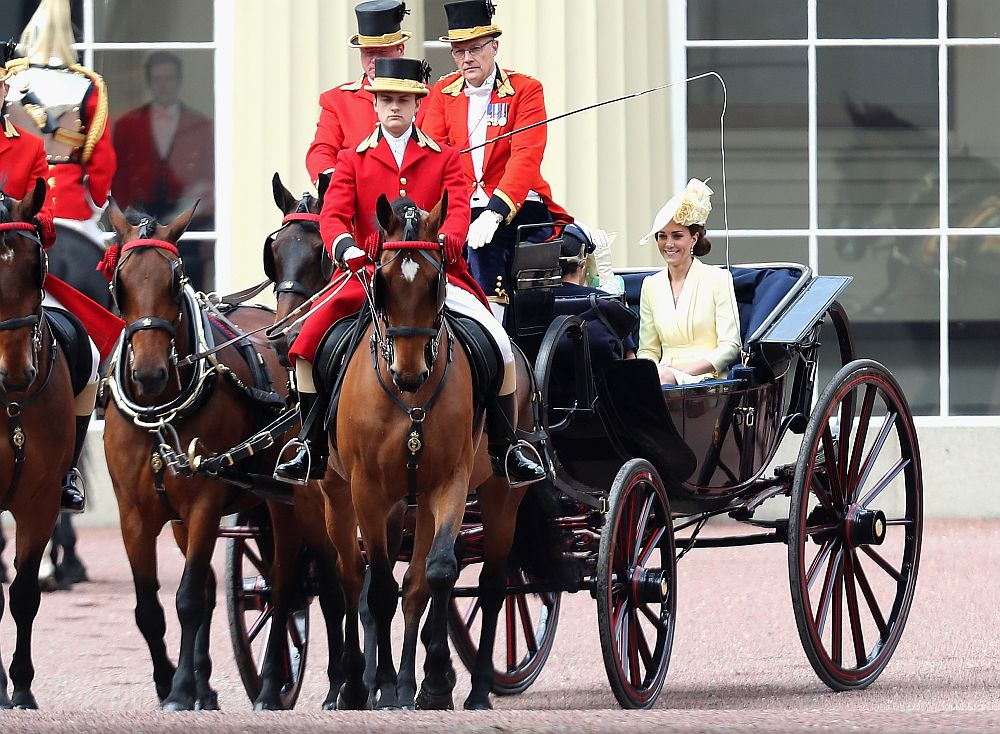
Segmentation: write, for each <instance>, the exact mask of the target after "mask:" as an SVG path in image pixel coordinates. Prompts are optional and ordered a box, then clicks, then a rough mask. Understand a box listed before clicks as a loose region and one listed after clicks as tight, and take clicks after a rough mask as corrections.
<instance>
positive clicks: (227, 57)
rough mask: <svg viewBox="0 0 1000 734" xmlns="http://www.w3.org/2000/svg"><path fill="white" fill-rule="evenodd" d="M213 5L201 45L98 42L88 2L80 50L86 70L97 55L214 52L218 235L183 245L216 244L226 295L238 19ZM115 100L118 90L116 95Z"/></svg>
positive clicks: (226, 7)
mask: <svg viewBox="0 0 1000 734" xmlns="http://www.w3.org/2000/svg"><path fill="white" fill-rule="evenodd" d="M205 1H206V2H214V3H215V5H214V9H213V40H211V41H202V42H144V41H137V42H113V43H112V42H101V43H99V42H97V41H96V40H95V38H96V36H95V26H94V17H95V14H94V0H83V41H82V42H81V43H77V44H75V48H76V49H77V51H79V52H80V53H81V54H82V57H83V59H82V60H83V65H84V66H86V67H88V68H90V69H93V68H94V53H95V52H97V51H130V50H131V51H161V50H162V51H190V50H198V51H211V52H212V65H213V73H214V87H215V102H214V118H213V119H214V124H215V130H216V135H215V229H214V230H199V231H197V232H188V233H185V234H184V236H183V237H182V238H181V239H182V240H198V241H206V240H207V241H211V242H213V243H214V248H213V252H214V262H215V288H216V290H219V291H225V290H226V289H229V288H231V287H232V283H231V277H232V276H231V270H232V267H231V265H232V247H231V246H230V243H231V241H232V232H231V221H232V211H233V192H232V183H231V178H232V177H231V175H228V174H230V173H231V171H232V169H233V165H232V161H233V152H232V140H231V137H232V136H229V135H219V134H218V131H220V130H231V129H232V117H233V115H232V110H233V93H232V89H233V80H234V64H233V35H234V29H233V18H234V16H235V0H205ZM111 93H112V94H114V90H111Z"/></svg>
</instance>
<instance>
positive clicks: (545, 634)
mask: <svg viewBox="0 0 1000 734" xmlns="http://www.w3.org/2000/svg"><path fill="white" fill-rule="evenodd" d="M476 568H478V564H477V565H474V566H471V567H469V568H468V569H467V570H464V571H463V573H473V572H474V573H475V574H476V578H478V577H479V575H478V571H473V569H476ZM528 581H529V579H528V577H527V576H525V574H524V573H523V572H520V571H519V572H516V573H512V574H511V575H510V576H509V577H508V578H507V584H508V586H517V585H520V584H525V583H528ZM561 599H562V594H561V593H560V592H558V591H555V592H548V591H546V592H539V593H532V594H510V595H508V596H507V598H506V599H504V603H503V606H502V607H501V608H500V619H499V623H498V624H497V638H496V641H495V646H494V648H493V670H494V673H495V677H494V679H493V685H492V686H491V688H490V691H492V692H493V693H495V694H496V695H498V696H512V695H515V694H517V693H524V692H525V691H526V690H528V688H529V687H530V686H531V684H532V683H534V682H535V680H536V679H537V678H538V676H539V674H540V673H541V672H542V668H543V667H544V665H545V661H546V660H548V658H549V653H550V652H552V644H553V643H554V642H555V639H556V627H557V626H558V623H559V605H560V601H561ZM481 624H482V607H481V606H480V604H479V597H477V596H468V597H466V596H463V597H453V598H452V600H451V606H450V608H449V614H448V633H449V636H450V637H451V642H452V645H453V646H454V648H455V652H456V654H457V655H458V657H459V658H460V659H461V661H462V664H463V665H465V667H466V669H467V670H469V671H470V672H471V671H472V669H473V666H474V665H475V662H476V655H477V654H478V653H479V638H480V626H481Z"/></svg>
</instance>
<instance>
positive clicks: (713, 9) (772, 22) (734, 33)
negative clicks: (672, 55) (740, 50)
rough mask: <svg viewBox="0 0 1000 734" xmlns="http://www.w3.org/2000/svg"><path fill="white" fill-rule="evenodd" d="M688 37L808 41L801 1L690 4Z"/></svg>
mask: <svg viewBox="0 0 1000 734" xmlns="http://www.w3.org/2000/svg"><path fill="white" fill-rule="evenodd" d="M687 7H688V18H687V20H688V38H690V39H692V40H694V39H712V40H718V39H761V38H805V37H806V3H804V2H802V0H698V2H693V3H691V2H689V3H688V6H687Z"/></svg>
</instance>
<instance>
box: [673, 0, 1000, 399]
mask: <svg viewBox="0 0 1000 734" xmlns="http://www.w3.org/2000/svg"><path fill="white" fill-rule="evenodd" d="M686 15H687V17H686V20H687V23H686V33H684V34H683V37H682V38H681V39H678V41H679V42H680V43H683V45H684V48H685V53H684V58H685V62H686V65H687V69H686V73H685V76H690V75H694V74H697V73H700V72H703V71H707V70H716V71H718V72H719V73H720V74H722V76H723V77H724V78H725V79H726V82H727V86H728V89H729V111H728V113H727V116H726V128H727V129H726V141H727V145H726V148H727V150H726V158H727V159H726V162H727V174H728V183H729V185H728V190H729V226H730V228H731V229H730V232H729V234H730V236H731V259H732V261H733V262H754V261H764V260H794V261H799V262H808V263H809V264H810V266H811V267H813V268H814V269H815V270H817V271H818V272H820V273H830V274H834V273H843V274H849V275H853V276H854V277H855V281H854V283H853V284H852V285H851V287H850V289H849V290H848V291H847V292H846V294H845V298H844V302H845V306H846V307H847V308H848V310H849V312H850V316H851V318H852V321H853V326H854V330H855V336H856V341H857V349H858V353H859V354H860V355H862V356H868V357H872V358H874V359H878V360H880V361H882V362H884V363H885V364H886V365H887V366H888V367H889V368H890V369H891V370H892V371H893V372H894V373H896V375H897V376H898V377H899V378H900V380H901V382H902V383H903V387H904V389H905V390H906V394H907V397H908V398H909V400H910V402H911V405H912V407H913V409H914V412H915V413H918V414H920V415H924V416H949V415H955V416H962V415H964V416H969V415H996V414H998V413H1000V360H997V359H996V357H995V355H996V353H997V350H998V348H1000V297H998V296H997V287H996V285H995V284H996V283H997V282H1000V280H998V278H1000V138H998V137H997V135H996V130H995V124H994V122H993V121H995V120H996V119H998V117H1000V95H997V94H996V90H995V80H994V76H995V75H993V74H992V73H991V71H990V70H992V69H996V68H997V67H998V65H1000V38H998V34H1000V4H998V3H995V2H987V1H986V0H840V1H838V2H818V1H817V0H698V1H697V2H689V3H687V11H686ZM721 102H722V94H721V90H720V89H718V88H717V87H716V86H713V85H711V84H708V83H698V84H696V85H692V86H691V87H690V88H688V90H687V105H686V109H687V125H686V134H687V141H686V143H687V146H686V151H685V150H683V149H682V150H679V151H678V155H677V160H678V161H686V165H687V171H686V173H687V174H690V175H691V176H698V177H701V178H704V177H706V176H712V177H713V178H714V180H715V181H717V182H718V181H720V180H721V174H722V171H721V160H720V158H721V157H720V154H719V129H718V117H719V108H720V105H721ZM679 139H680V140H683V139H684V137H683V136H679ZM678 178H681V177H678ZM717 198H718V197H717ZM721 204H722V202H721V200H718V201H717V204H716V207H717V209H718V208H719V207H721ZM722 234H723V233H722V232H720V231H719V230H715V231H714V232H713V238H714V240H715V241H716V242H720V241H724V237H722ZM718 250H719V251H718V252H713V257H715V258H716V259H717V261H720V260H721V259H722V258H724V255H725V253H724V252H723V250H724V248H721V247H720V248H718ZM824 371H826V372H827V374H826V377H829V376H830V375H829V370H828V369H825V370H824Z"/></svg>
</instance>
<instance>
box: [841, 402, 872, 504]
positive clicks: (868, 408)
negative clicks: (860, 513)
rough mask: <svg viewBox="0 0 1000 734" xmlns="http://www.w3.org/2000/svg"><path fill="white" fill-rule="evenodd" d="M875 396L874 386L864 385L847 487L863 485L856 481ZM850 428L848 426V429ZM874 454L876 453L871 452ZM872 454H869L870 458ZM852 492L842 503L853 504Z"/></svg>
mask: <svg viewBox="0 0 1000 734" xmlns="http://www.w3.org/2000/svg"><path fill="white" fill-rule="evenodd" d="M875 394H876V388H875V386H874V385H865V396H864V399H863V400H862V401H861V415H860V417H859V418H858V429H857V432H856V433H855V434H854V451H852V452H851V464H850V469H849V470H848V472H847V484H846V486H847V487H860V486H861V484H863V480H861V481H858V467H859V466H860V465H861V454H862V452H863V451H864V448H865V437H866V436H867V435H868V424H869V423H870V422H871V417H872V407H874V405H875ZM849 428H850V426H848V429H849ZM845 430H846V429H845V428H844V427H843V426H841V428H840V432H841V433H844V431H845ZM873 453H874V454H877V453H878V452H877V451H874V450H873ZM871 455H872V454H869V456H871ZM853 495H854V490H851V496H849V497H848V496H846V494H845V497H844V502H846V503H847V504H850V503H851V502H854V501H855V500H856V499H857V497H855V496H853Z"/></svg>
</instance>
